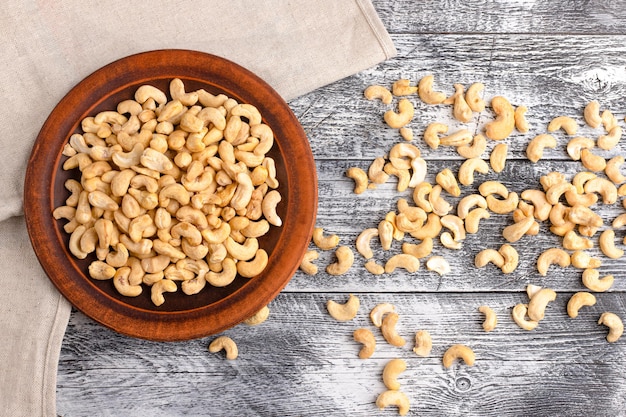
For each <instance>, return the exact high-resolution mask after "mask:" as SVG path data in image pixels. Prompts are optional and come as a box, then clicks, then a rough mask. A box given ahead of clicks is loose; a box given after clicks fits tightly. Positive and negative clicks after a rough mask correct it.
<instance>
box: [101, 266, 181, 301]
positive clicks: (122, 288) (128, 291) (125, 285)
mask: <svg viewBox="0 0 626 417" xmlns="http://www.w3.org/2000/svg"><path fill="white" fill-rule="evenodd" d="M130 272H131V269H130V267H128V266H124V267H122V268H119V269H118V270H117V272H116V273H115V276H114V277H113V286H114V287H115V289H116V290H117V291H118V292H119V293H120V294H122V295H124V296H126V297H137V296H138V295H139V294H141V292H142V290H143V289H142V287H141V285H131V284H130V282H129V280H128V278H129V276H130ZM174 285H176V284H174ZM155 304H156V303H155ZM156 305H159V304H156Z"/></svg>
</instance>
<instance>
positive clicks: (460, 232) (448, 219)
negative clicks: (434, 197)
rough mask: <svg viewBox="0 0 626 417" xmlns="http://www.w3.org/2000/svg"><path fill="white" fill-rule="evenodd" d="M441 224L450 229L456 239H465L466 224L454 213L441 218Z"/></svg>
mask: <svg viewBox="0 0 626 417" xmlns="http://www.w3.org/2000/svg"><path fill="white" fill-rule="evenodd" d="M440 222H441V226H442V227H445V228H447V229H449V230H450V231H451V232H452V233H453V235H454V236H453V237H454V240H455V241H460V240H463V239H465V225H464V224H463V219H461V218H460V217H458V216H455V215H453V214H448V215H445V216H443V217H442V218H441V219H440Z"/></svg>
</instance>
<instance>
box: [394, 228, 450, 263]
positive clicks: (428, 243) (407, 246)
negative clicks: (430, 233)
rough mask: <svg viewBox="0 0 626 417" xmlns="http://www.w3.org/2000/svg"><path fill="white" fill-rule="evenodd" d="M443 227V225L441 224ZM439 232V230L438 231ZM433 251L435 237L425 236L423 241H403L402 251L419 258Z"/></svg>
mask: <svg viewBox="0 0 626 417" xmlns="http://www.w3.org/2000/svg"><path fill="white" fill-rule="evenodd" d="M439 227H440V228H441V225H440V226H439ZM437 234H439V232H437ZM432 251H433V238H432V237H424V239H423V240H422V242H421V243H409V242H404V243H402V253H407V254H409V255H413V256H414V257H416V258H417V259H422V258H425V257H427V256H428V255H430V254H431V252H432Z"/></svg>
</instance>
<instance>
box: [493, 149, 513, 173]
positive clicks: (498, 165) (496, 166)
mask: <svg viewBox="0 0 626 417" xmlns="http://www.w3.org/2000/svg"><path fill="white" fill-rule="evenodd" d="M508 149H509V146H508V145H507V144H506V143H499V144H497V145H496V146H494V147H493V149H492V150H491V156H490V157H489V163H490V165H491V169H493V170H494V172H497V173H500V172H502V171H503V170H504V165H505V164H506V157H507V152H508Z"/></svg>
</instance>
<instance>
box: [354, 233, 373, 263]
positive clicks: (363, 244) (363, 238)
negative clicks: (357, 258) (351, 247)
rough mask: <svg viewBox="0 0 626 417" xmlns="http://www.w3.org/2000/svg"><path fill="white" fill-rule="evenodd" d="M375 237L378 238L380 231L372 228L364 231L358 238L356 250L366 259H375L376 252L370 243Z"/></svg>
mask: <svg viewBox="0 0 626 417" xmlns="http://www.w3.org/2000/svg"><path fill="white" fill-rule="evenodd" d="M375 236H378V229H376V228H373V227H372V228H369V229H365V230H363V231H362V232H361V233H360V234H359V236H358V237H357V238H356V250H357V251H358V252H359V253H360V254H361V255H363V257H364V258H365V259H371V258H372V257H374V252H373V251H372V248H371V247H370V241H371V240H372V238H373V237H375Z"/></svg>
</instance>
